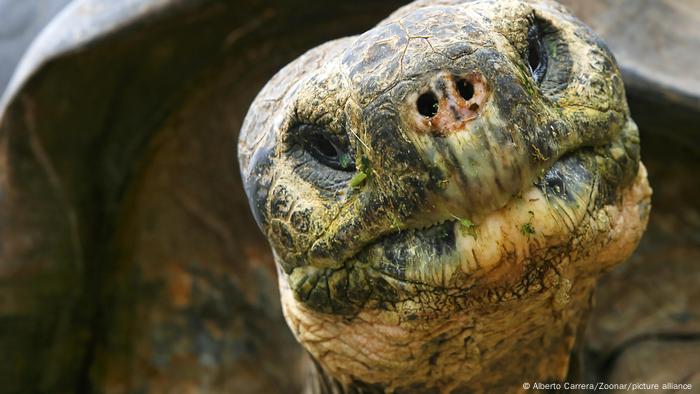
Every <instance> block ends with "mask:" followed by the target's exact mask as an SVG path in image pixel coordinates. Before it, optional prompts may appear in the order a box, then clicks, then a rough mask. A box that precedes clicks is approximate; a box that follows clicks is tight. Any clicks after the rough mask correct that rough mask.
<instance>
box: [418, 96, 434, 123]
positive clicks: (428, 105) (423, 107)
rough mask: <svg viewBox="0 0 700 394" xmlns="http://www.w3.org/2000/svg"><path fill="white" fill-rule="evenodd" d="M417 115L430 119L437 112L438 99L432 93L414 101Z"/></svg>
mask: <svg viewBox="0 0 700 394" xmlns="http://www.w3.org/2000/svg"><path fill="white" fill-rule="evenodd" d="M416 108H417V109H418V113H419V114H421V115H423V116H427V117H429V118H432V117H433V116H435V115H436V114H437V112H438V99H437V97H436V96H435V94H434V93H433V92H428V93H423V94H421V95H420V96H418V100H416Z"/></svg>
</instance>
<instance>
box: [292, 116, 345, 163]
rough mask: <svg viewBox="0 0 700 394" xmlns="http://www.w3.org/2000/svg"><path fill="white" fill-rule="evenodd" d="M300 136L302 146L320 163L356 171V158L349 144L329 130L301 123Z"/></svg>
mask: <svg viewBox="0 0 700 394" xmlns="http://www.w3.org/2000/svg"><path fill="white" fill-rule="evenodd" d="M298 136H299V137H298V138H299V141H300V145H301V147H302V148H303V149H304V150H305V151H306V152H308V153H309V154H310V155H311V156H312V157H313V158H314V159H316V160H317V161H318V162H319V163H321V164H323V165H325V166H327V167H330V168H332V169H334V170H339V171H347V172H353V171H355V160H354V159H353V157H352V156H351V155H350V152H349V149H348V148H347V144H343V143H342V142H341V141H340V139H339V138H337V137H336V136H334V135H332V134H331V133H329V132H328V131H327V130H325V129H323V128H320V127H318V126H314V125H301V126H299V130H298Z"/></svg>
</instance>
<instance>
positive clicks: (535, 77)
mask: <svg viewBox="0 0 700 394" xmlns="http://www.w3.org/2000/svg"><path fill="white" fill-rule="evenodd" d="M239 160H240V164H241V169H242V176H243V180H244V185H245V188H246V192H247V194H248V198H249V201H250V204H251V209H252V210H253V213H254V216H255V218H256V220H257V222H258V224H259V225H260V227H261V229H262V231H263V232H264V234H265V235H266V236H267V238H268V239H269V241H270V244H271V246H272V248H273V251H274V254H275V258H276V262H277V265H278V268H279V280H280V289H281V293H282V303H283V307H284V311H285V317H286V319H287V322H288V323H289V325H290V327H291V329H292V330H293V332H294V334H295V335H296V337H297V339H298V340H299V341H300V342H301V343H302V344H303V345H304V346H305V348H306V349H307V350H308V351H309V353H310V354H311V355H312V357H313V359H314V361H315V363H316V365H317V367H318V368H317V369H318V371H317V372H318V374H317V375H318V376H317V379H316V380H315V381H313V382H310V389H311V390H312V391H316V392H375V391H378V392H381V391H395V392H450V391H453V392H463V391H473V390H477V391H483V390H489V391H492V390H497V391H509V392H510V391H518V390H520V388H521V385H522V382H524V381H552V380H562V379H564V378H565V377H566V374H567V369H568V360H569V354H570V352H571V350H572V348H573V346H574V344H575V338H576V333H577V331H578V327H579V324H580V323H581V321H582V319H583V318H584V316H585V313H586V311H587V310H588V308H589V303H590V302H589V300H590V297H591V293H592V290H593V288H594V286H595V282H596V279H597V277H598V276H599V275H600V274H601V273H602V272H604V271H605V270H606V269H609V268H610V267H612V266H613V265H615V264H617V263H619V262H621V261H624V260H625V259H626V258H627V257H628V256H629V254H630V253H631V252H632V251H633V249H634V248H635V246H636V244H637V242H638V241H639V238H640V237H641V235H642V232H643V231H644V228H645V226H646V221H647V217H648V212H649V207H650V195H651V190H650V188H649V186H648V183H647V181H646V172H645V169H644V167H643V165H641V163H640V161H639V137H638V132H637V127H636V125H635V124H634V122H633V121H632V119H631V118H630V117H629V110H628V108H627V104H626V102H625V94H624V87H623V85H622V81H621V78H620V74H619V70H618V68H617V65H616V64H615V61H614V59H613V56H612V54H611V53H610V52H609V50H608V49H607V48H606V47H605V45H604V44H603V43H602V42H600V40H599V39H598V38H597V37H596V36H595V35H594V34H593V33H592V32H591V31H590V30H589V29H588V28H586V27H585V26H584V25H582V24H581V23H580V22H579V21H577V20H576V19H575V18H573V17H572V16H570V15H569V14H568V13H567V12H566V11H565V10H564V9H563V8H562V7H561V6H559V5H557V4H555V3H553V2H549V1H498V2H497V1H475V2H466V3H465V2H460V1H439V2H438V1H436V2H429V1H426V2H418V3H414V4H412V5H409V6H407V7H405V8H403V9H401V10H399V11H397V12H396V13H395V14H394V15H392V16H390V17H389V18H388V19H386V20H385V21H383V22H382V23H380V24H379V25H378V26H377V27H375V28H374V29H372V30H370V31H368V32H367V33H365V34H362V35H360V36H356V37H349V38H345V39H340V40H337V41H333V42H330V43H327V44H324V45H322V46H320V47H317V48H315V49H313V50H311V51H309V52H308V53H306V54H305V55H304V56H302V57H301V58H299V59H297V60H296V61H295V62H293V63H292V64H290V65H289V66H287V67H286V68H284V69H283V70H282V71H280V72H279V73H278V74H277V75H276V76H275V77H274V78H273V79H272V80H271V81H270V82H269V83H268V84H267V86H266V87H265V88H264V89H263V91H262V92H261V93H260V95H259V96H258V97H257V99H256V100H255V102H254V103H253V105H252V107H251V109H250V111H249V113H248V116H247V118H246V120H245V122H244V125H243V129H242V132H241V137H240V141H239Z"/></svg>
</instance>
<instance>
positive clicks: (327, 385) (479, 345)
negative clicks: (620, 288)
mask: <svg viewBox="0 0 700 394" xmlns="http://www.w3.org/2000/svg"><path fill="white" fill-rule="evenodd" d="M557 278H558V277H557V276H556V275H555V274H554V273H553V272H552V274H550V276H549V278H548V279H546V281H548V282H549V283H548V284H549V287H548V288H547V289H546V290H545V291H543V292H541V293H538V294H534V295H529V296H526V297H524V298H522V299H516V300H512V301H506V302H501V303H497V304H492V305H484V306H483V307H479V308H476V309H474V310H472V311H469V312H465V314H464V316H462V317H459V318H455V319H453V320H451V321H443V322H441V323H436V322H435V321H433V322H427V323H426V324H425V326H424V327H418V325H416V324H414V323H411V324H400V325H399V326H390V325H381V324H376V323H375V322H376V321H381V320H378V319H381V317H379V316H380V315H382V314H383V313H378V314H369V313H363V314H361V315H359V316H358V317H357V318H356V319H353V320H352V321H349V322H340V321H338V320H334V319H333V318H332V317H329V316H327V315H322V314H316V313H313V312H311V311H309V310H307V309H305V308H304V306H303V305H300V304H298V303H296V302H295V301H294V300H293V299H291V301H292V302H286V301H288V300H289V299H285V298H286V296H287V295H290V294H287V295H285V294H283V303H284V310H285V316H286V317H287V320H288V322H290V326H291V327H292V329H293V330H294V332H295V334H296V335H297V338H298V339H299V340H300V341H301V342H302V343H304V344H305V346H306V348H307V349H308V350H309V352H310V353H311V354H312V357H313V358H314V361H315V363H314V364H315V371H314V373H312V377H311V378H310V382H309V385H308V388H307V391H308V392H310V393H319V394H320V393H360V392H362V393H374V392H378V393H381V392H397V393H403V392H410V393H433V392H441V393H442V392H453V393H459V392H479V391H492V390H496V389H497V390H498V391H499V392H514V391H518V390H519V389H520V388H521V387H522V383H523V382H525V381H561V380H563V379H564V378H565V377H566V373H567V370H568V360H569V354H570V352H571V349H572V347H573V345H574V339H575V336H576V329H577V327H578V324H579V322H580V320H581V316H582V314H583V312H584V311H586V310H587V309H588V304H589V295H590V294H591V290H592V287H593V286H594V284H595V281H594V279H593V278H590V279H587V280H578V281H577V282H576V283H575V284H574V285H573V286H571V282H570V280H567V279H561V278H559V279H557Z"/></svg>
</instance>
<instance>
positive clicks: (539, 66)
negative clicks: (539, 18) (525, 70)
mask: <svg viewBox="0 0 700 394" xmlns="http://www.w3.org/2000/svg"><path fill="white" fill-rule="evenodd" d="M527 63H528V65H529V66H530V72H531V73H532V77H533V78H534V79H535V82H537V83H540V82H542V80H543V79H544V76H545V74H546V73H547V50H546V48H545V45H544V40H543V38H542V29H540V27H539V26H538V25H537V24H536V23H535V24H533V25H532V26H530V29H529V30H528V32H527Z"/></svg>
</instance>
